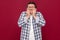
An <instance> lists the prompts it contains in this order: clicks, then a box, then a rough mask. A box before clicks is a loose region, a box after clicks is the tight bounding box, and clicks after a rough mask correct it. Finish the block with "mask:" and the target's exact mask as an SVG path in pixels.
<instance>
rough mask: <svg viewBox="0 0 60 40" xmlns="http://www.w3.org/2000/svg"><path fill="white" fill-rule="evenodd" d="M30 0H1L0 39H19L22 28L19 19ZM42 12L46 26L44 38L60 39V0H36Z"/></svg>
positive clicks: (43, 29) (47, 39)
mask: <svg viewBox="0 0 60 40" xmlns="http://www.w3.org/2000/svg"><path fill="white" fill-rule="evenodd" d="M29 1H30V0H0V40H19V38H20V32H21V28H19V27H18V25H17V20H18V18H19V16H20V13H21V11H24V10H25V9H26V5H27V3H28V2H29ZM34 1H35V2H36V4H37V6H38V8H37V9H38V11H40V12H42V14H43V15H44V18H45V20H46V26H44V27H43V28H42V37H43V40H60V25H59V22H60V16H59V15H60V5H59V4H60V3H59V1H60V0H34Z"/></svg>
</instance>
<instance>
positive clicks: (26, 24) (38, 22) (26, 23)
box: [17, 11, 46, 40]
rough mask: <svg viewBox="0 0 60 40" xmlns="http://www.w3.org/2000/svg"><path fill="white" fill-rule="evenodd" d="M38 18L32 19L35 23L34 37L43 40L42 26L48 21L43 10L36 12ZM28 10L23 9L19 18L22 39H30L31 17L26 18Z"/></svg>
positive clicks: (36, 39)
mask: <svg viewBox="0 0 60 40" xmlns="http://www.w3.org/2000/svg"><path fill="white" fill-rule="evenodd" d="M36 15H37V18H36V19H34V17H33V19H32V24H33V30H34V37H35V40H42V31H41V27H43V26H45V24H46V21H45V19H44V18H43V15H42V14H41V12H37V13H36ZM25 16H26V11H23V12H22V13H21V15H20V17H19V19H18V22H17V23H18V26H19V27H22V29H21V36H20V40H29V31H30V26H31V25H30V18H28V20H26V17H25Z"/></svg>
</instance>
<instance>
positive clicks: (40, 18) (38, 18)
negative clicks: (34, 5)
mask: <svg viewBox="0 0 60 40" xmlns="http://www.w3.org/2000/svg"><path fill="white" fill-rule="evenodd" d="M35 23H36V24H38V25H40V26H45V24H46V21H45V19H44V18H43V15H42V13H40V12H38V15H37V16H36V19H35Z"/></svg>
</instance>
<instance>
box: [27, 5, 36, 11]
mask: <svg viewBox="0 0 60 40" xmlns="http://www.w3.org/2000/svg"><path fill="white" fill-rule="evenodd" d="M27 9H28V10H29V11H30V12H32V11H33V10H34V9H36V8H35V5H34V4H28V7H27Z"/></svg>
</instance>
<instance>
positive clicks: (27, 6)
mask: <svg viewBox="0 0 60 40" xmlns="http://www.w3.org/2000/svg"><path fill="white" fill-rule="evenodd" d="M28 4H34V5H35V8H37V5H36V3H35V2H31V1H30V2H29V3H28ZM28 4H27V7H28Z"/></svg>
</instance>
